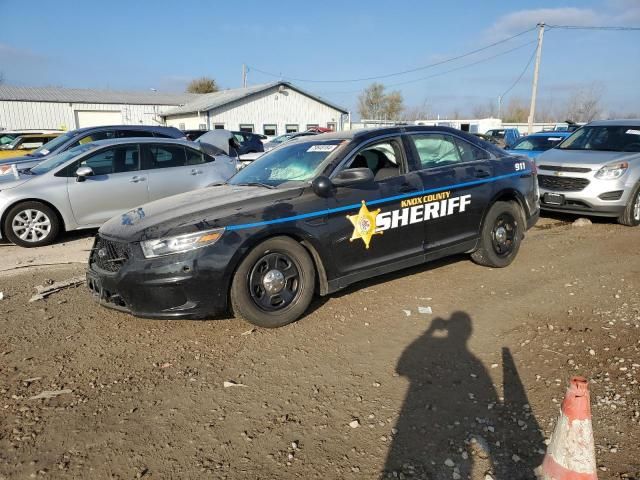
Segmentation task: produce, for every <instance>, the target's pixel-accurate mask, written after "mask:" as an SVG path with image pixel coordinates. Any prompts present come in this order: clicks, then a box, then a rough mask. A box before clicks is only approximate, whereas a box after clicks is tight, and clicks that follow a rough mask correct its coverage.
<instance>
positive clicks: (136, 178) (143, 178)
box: [129, 175, 146, 183]
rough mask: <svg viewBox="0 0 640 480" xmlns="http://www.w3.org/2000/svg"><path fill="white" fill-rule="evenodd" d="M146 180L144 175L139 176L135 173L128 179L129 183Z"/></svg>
mask: <svg viewBox="0 0 640 480" xmlns="http://www.w3.org/2000/svg"><path fill="white" fill-rule="evenodd" d="M145 180H146V178H145V177H139V176H137V175H135V176H133V177H131V180H129V181H130V182H131V183H138V182H144V181H145Z"/></svg>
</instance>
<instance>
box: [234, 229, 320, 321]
mask: <svg viewBox="0 0 640 480" xmlns="http://www.w3.org/2000/svg"><path fill="white" fill-rule="evenodd" d="M315 281H316V275H315V268H314V266H313V260H312V259H311V256H310V255H309V253H308V252H307V250H306V249H305V248H304V247H303V246H302V245H300V244H299V243H298V242H296V241H295V240H293V239H291V238H288V237H275V238H271V239H269V240H266V241H264V242H262V243H261V244H260V245H258V246H257V247H255V248H254V249H253V250H251V252H249V254H248V255H247V256H246V257H245V258H244V260H242V262H241V263H240V266H239V267H238V270H237V271H236V273H235V275H234V277H233V281H232V284H231V308H232V309H233V312H234V313H235V314H237V315H239V316H241V317H242V318H244V319H245V320H247V321H249V322H251V323H253V324H254V325H258V326H259V327H266V328H276V327H281V326H283V325H287V324H288V323H291V322H293V321H295V320H297V319H298V318H300V316H302V314H303V313H304V312H305V311H306V309H307V308H308V307H309V304H310V303H311V300H312V298H313V292H314V290H315Z"/></svg>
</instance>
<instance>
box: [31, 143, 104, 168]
mask: <svg viewBox="0 0 640 480" xmlns="http://www.w3.org/2000/svg"><path fill="white" fill-rule="evenodd" d="M94 147H95V145H93V144H91V143H85V144H84V145H78V146H77V147H74V148H71V149H69V150H67V151H66V152H62V153H59V154H57V155H53V156H52V157H50V158H47V159H46V160H45V161H44V162H40V163H39V164H38V165H36V166H35V167H33V168H31V169H30V170H29V173H31V174H33V175H42V174H43V173H47V172H50V171H51V170H53V169H54V168H58V167H59V166H61V165H62V164H64V163H66V162H68V161H69V160H71V159H72V158H73V157H77V156H78V155H80V154H81V153H84V152H86V151H87V150H90V149H92V148H94Z"/></svg>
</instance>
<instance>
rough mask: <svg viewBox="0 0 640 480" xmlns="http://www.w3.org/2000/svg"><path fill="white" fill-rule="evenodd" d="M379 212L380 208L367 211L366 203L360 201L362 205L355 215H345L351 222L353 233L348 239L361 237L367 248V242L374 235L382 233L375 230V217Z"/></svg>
mask: <svg viewBox="0 0 640 480" xmlns="http://www.w3.org/2000/svg"><path fill="white" fill-rule="evenodd" d="M379 213H380V209H377V210H373V211H371V212H370V211H369V209H368V208H367V204H366V203H365V202H364V200H363V201H362V206H361V207H360V210H359V211H358V214H357V215H347V218H348V219H349V221H350V222H351V223H352V224H353V234H352V235H351V239H350V241H352V242H353V241H354V240H356V239H358V238H360V239H362V241H363V242H364V245H365V247H366V248H369V242H371V237H372V236H374V235H382V232H376V217H377V216H378V214H379Z"/></svg>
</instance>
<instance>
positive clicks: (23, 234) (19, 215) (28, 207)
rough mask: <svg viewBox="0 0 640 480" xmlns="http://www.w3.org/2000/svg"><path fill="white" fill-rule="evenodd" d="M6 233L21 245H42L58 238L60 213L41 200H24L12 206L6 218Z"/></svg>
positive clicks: (15, 242) (10, 238)
mask: <svg viewBox="0 0 640 480" xmlns="http://www.w3.org/2000/svg"><path fill="white" fill-rule="evenodd" d="M3 227H4V234H5V235H6V237H7V238H8V239H9V241H10V242H12V243H14V244H15V245H18V246H20V247H27V248H30V247H41V246H42V245H48V244H50V243H51V242H53V240H54V239H55V238H56V236H57V235H58V231H59V230H60V220H59V219H58V215H56V212H54V211H53V210H52V209H51V208H50V207H48V206H47V205H45V204H44V203H41V202H35V201H31V202H23V203H19V204H18V205H15V206H14V207H12V208H11V209H10V210H9V212H8V213H7V216H6V217H5V220H4V225H3Z"/></svg>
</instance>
